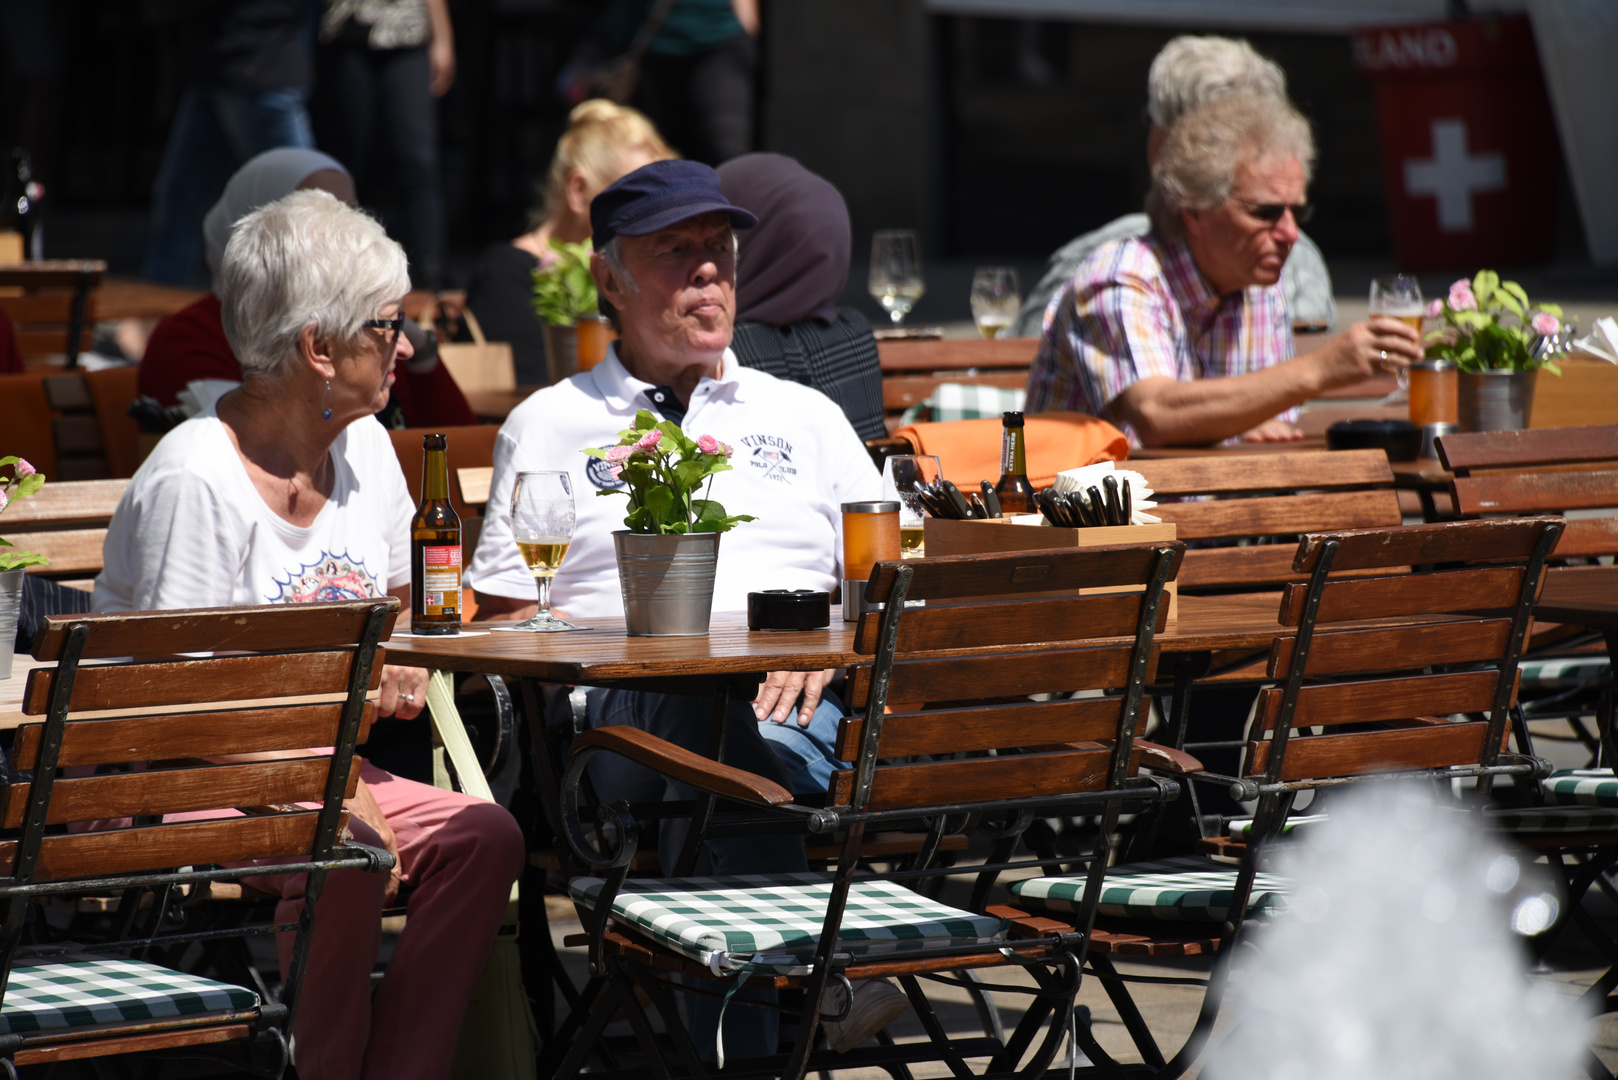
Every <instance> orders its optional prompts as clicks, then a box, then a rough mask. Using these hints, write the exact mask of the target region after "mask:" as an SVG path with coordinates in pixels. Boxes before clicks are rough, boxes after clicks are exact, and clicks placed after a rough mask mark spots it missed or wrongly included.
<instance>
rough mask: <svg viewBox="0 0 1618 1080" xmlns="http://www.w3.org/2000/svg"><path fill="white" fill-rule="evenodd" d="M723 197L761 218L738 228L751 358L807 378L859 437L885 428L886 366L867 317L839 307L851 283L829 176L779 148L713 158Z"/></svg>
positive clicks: (739, 329) (739, 285) (844, 210)
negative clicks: (720, 160)
mask: <svg viewBox="0 0 1618 1080" xmlns="http://www.w3.org/2000/svg"><path fill="white" fill-rule="evenodd" d="M719 181H720V186H721V187H722V188H723V189H724V192H725V197H726V198H728V199H729V200H730V201H731V202H733V203H735V204H736V205H737V206H740V207H744V208H746V209H748V210H751V211H752V212H753V214H754V216H756V217H757V218H758V227H757V228H756V229H749V230H747V231H746V232H743V233H741V234H739V239H740V248H739V250H738V253H737V258H736V335H735V337H734V339H733V340H732V341H731V346H730V347H731V348H732V349H733V350H735V352H736V356H737V358H738V359H740V360H741V362H742V363H743V364H745V365H746V366H748V367H753V368H759V369H760V370H762V371H767V372H769V373H770V374H771V375H774V376H776V377H777V378H782V379H791V380H793V381H794V382H799V383H802V384H804V385H805V386H812V387H814V388H815V389H816V390H819V391H820V392H821V393H823V394H825V395H826V396H827V397H829V398H831V399H832V400H833V401H835V402H837V404H838V405H839V406H840V407H841V408H842V410H843V413H844V415H846V416H847V417H848V422H849V423H850V424H852V425H854V430H855V431H856V432H858V433H859V436H860V438H862V439H876V438H881V437H882V436H883V435H886V434H887V425H886V424H884V423H883V420H882V365H881V360H880V359H879V358H878V356H877V352H876V338H875V337H873V336H872V334H871V324H870V323H868V322H866V321H865V316H863V315H861V314H860V313H859V312H858V311H855V310H853V309H852V308H844V307H838V306H837V298H838V297H839V296H840V295H842V292H843V286H844V285H845V284H847V282H848V259H849V250H850V247H851V245H852V232H851V229H850V226H849V222H848V206H847V205H846V204H845V203H844V202H843V196H842V194H841V193H840V192H838V190H837V189H836V188H835V187H833V186H832V185H831V183H830V182H829V181H827V180H825V179H823V178H821V177H819V176H816V175H815V174H814V173H812V172H810V171H809V170H808V169H806V168H804V167H803V166H802V165H799V164H798V163H797V161H795V160H794V159H792V158H789V157H784V156H783V155H781V154H747V155H745V156H743V157H739V158H736V159H734V160H732V161H727V162H725V164H723V165H721V166H719Z"/></svg>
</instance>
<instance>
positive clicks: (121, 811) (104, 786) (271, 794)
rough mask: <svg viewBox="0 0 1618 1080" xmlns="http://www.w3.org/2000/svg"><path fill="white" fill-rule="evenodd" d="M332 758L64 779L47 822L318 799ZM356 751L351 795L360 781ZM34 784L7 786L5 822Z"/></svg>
mask: <svg viewBox="0 0 1618 1080" xmlns="http://www.w3.org/2000/svg"><path fill="white" fill-rule="evenodd" d="M330 771H331V762H330V760H329V759H327V758H326V757H325V756H324V755H322V756H318V757H308V758H284V759H281V760H278V761H260V762H250V763H243V764H237V765H212V766H207V767H204V768H194V767H188V768H179V769H157V770H142V771H140V772H130V773H108V774H105V775H101V776H73V777H62V778H60V779H58V780H57V781H56V782H55V784H53V785H52V789H51V803H50V812H49V813H48V814H47V815H46V817H45V823H46V824H47V825H61V824H64V823H66V822H70V821H91V820H95V819H96V818H98V817H109V818H124V817H130V818H134V817H156V816H161V815H163V814H183V813H189V812H191V811H196V810H214V809H217V808H219V807H222V806H264V805H267V804H272V803H276V804H279V803H286V804H290V803H295V802H319V801H321V799H323V798H324V797H325V792H326V775H327V773H329V772H330ZM359 776H360V772H359V762H358V759H357V758H356V759H355V761H354V763H353V768H352V771H350V773H349V776H348V797H352V796H353V794H354V791H355V787H356V786H357V784H358V783H359ZM32 791H33V785H32V784H28V783H19V784H11V785H9V786H8V787H7V788H6V790H5V793H4V795H0V828H7V829H20V828H21V827H22V823H23V816H24V814H25V813H26V812H27V808H28V797H29V795H30V794H31V793H32Z"/></svg>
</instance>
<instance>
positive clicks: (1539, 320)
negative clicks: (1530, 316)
mask: <svg viewBox="0 0 1618 1080" xmlns="http://www.w3.org/2000/svg"><path fill="white" fill-rule="evenodd" d="M1531 325H1532V326H1533V328H1534V333H1536V334H1540V335H1543V336H1544V337H1550V336H1551V335H1552V334H1554V333H1556V332H1557V331H1558V330H1560V329H1562V320H1560V319H1558V318H1557V317H1556V316H1555V315H1548V314H1546V313H1545V312H1543V311H1541V312H1540V313H1539V314H1538V315H1535V316H1534V321H1533V323H1532V324H1531Z"/></svg>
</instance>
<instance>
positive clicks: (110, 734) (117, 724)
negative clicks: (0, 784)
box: [12, 701, 376, 769]
mask: <svg viewBox="0 0 1618 1080" xmlns="http://www.w3.org/2000/svg"><path fill="white" fill-rule="evenodd" d="M375 718H376V704H375V703H374V702H369V701H368V702H366V703H365V711H364V714H363V715H362V717H361V719H360V731H359V741H360V742H364V741H365V739H366V736H367V735H368V734H369V732H370V728H371V723H372V721H374V720H375ZM342 720H343V705H342V703H341V702H332V703H328V704H313V705H288V706H282V707H278V708H269V709H231V710H224V711H221V710H214V711H209V712H191V713H170V714H166V715H157V716H132V717H119V718H116V719H105V720H69V721H68V722H67V725H66V727H65V728H64V729H63V732H62V750H61V755H60V757H59V758H58V760H57V764H58V765H59V766H60V767H62V768H68V767H70V766H74V765H105V764H126V763H129V762H134V761H150V760H164V759H169V758H186V757H202V756H204V755H209V754H212V755H224V754H251V753H264V752H268V751H277V750H302V749H304V748H305V747H310V746H331V745H332V744H334V743H335V742H336V741H337V731H338V725H339V724H341V723H342ZM44 730H45V729H44V727H43V726H41V725H39V724H27V725H24V726H23V727H21V728H18V729H17V735H16V740H15V742H14V743H13V746H12V761H13V763H14V764H15V765H16V767H17V768H19V769H32V768H34V767H35V766H36V765H37V764H38V763H39V743H40V737H41V733H42V732H43V731H44Z"/></svg>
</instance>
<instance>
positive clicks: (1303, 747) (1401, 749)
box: [1247, 721, 1489, 782]
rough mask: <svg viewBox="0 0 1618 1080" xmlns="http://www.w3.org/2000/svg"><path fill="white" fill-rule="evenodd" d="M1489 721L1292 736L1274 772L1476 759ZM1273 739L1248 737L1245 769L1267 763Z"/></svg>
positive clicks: (1346, 772)
mask: <svg viewBox="0 0 1618 1080" xmlns="http://www.w3.org/2000/svg"><path fill="white" fill-rule="evenodd" d="M1488 733H1489V725H1488V724H1486V723H1483V722H1481V721H1473V722H1471V723H1462V724H1443V725H1440V726H1429V727H1415V728H1399V729H1395V730H1391V731H1374V732H1364V733H1359V734H1351V735H1319V736H1314V737H1311V738H1307V739H1292V740H1290V741H1289V742H1288V744H1287V751H1286V758H1285V761H1284V763H1283V765H1282V768H1281V772H1280V775H1279V776H1278V777H1276V779H1279V780H1281V781H1283V782H1289V781H1298V780H1310V779H1317V778H1320V777H1333V776H1361V775H1364V774H1366V773H1380V772H1400V771H1406V770H1412V769H1442V768H1445V767H1448V766H1451V765H1456V764H1464V763H1468V762H1476V761H1478V760H1479V758H1480V757H1481V756H1482V755H1483V749H1484V742H1485V740H1486V739H1487V737H1488ZM1273 745H1274V744H1273V743H1269V742H1257V743H1253V744H1252V746H1251V748H1250V750H1249V755H1248V761H1247V771H1248V772H1250V773H1263V772H1265V771H1266V770H1267V769H1268V768H1269V764H1270V762H1269V754H1270V749H1271V747H1272V746H1273Z"/></svg>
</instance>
